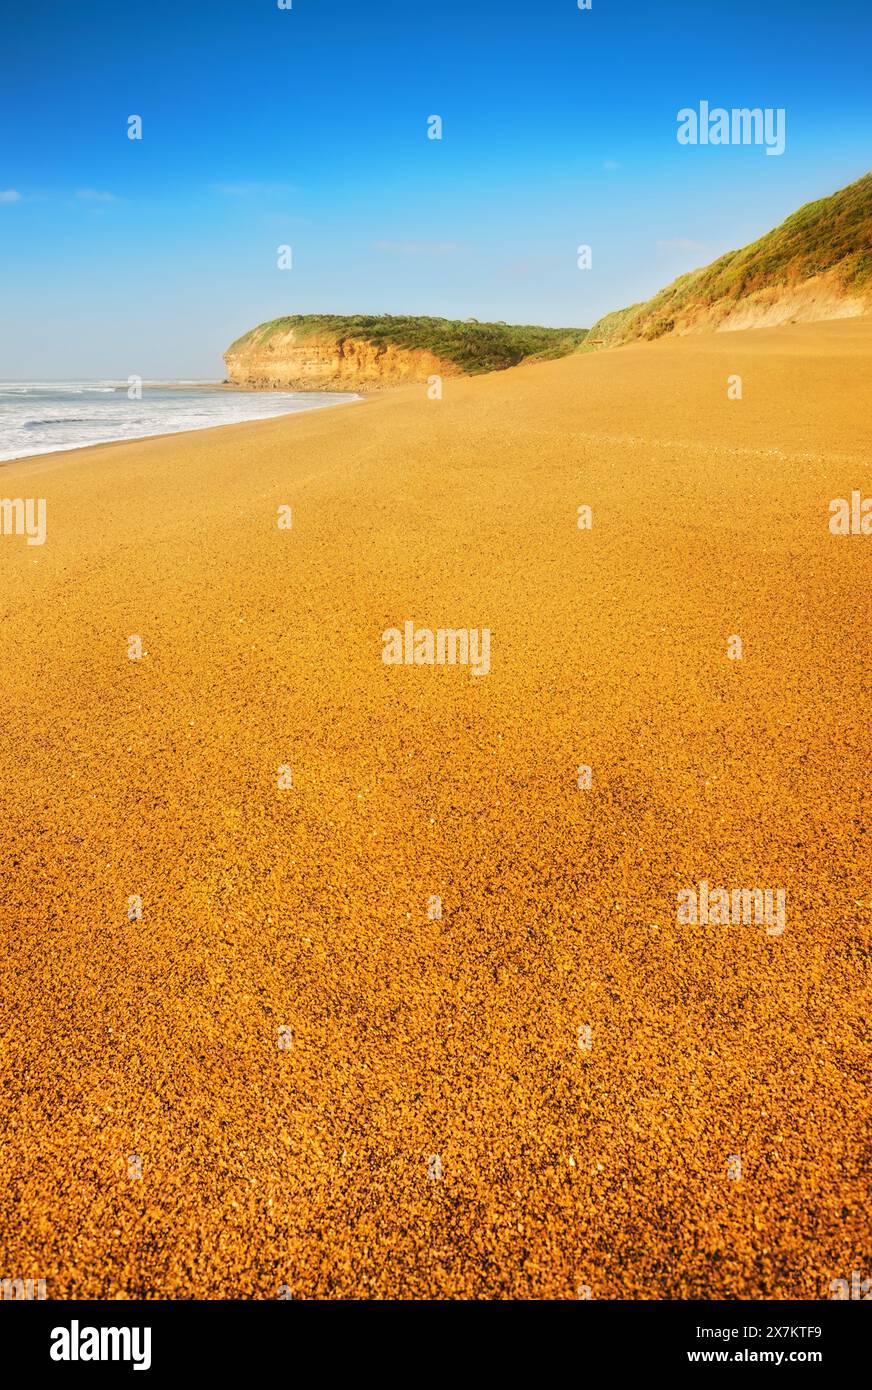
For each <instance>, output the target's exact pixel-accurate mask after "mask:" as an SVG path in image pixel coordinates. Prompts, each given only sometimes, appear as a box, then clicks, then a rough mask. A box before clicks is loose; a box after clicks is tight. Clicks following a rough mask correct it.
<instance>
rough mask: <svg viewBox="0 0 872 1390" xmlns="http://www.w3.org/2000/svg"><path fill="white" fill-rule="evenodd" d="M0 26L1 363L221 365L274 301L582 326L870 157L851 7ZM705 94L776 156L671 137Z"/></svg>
mask: <svg viewBox="0 0 872 1390" xmlns="http://www.w3.org/2000/svg"><path fill="white" fill-rule="evenodd" d="M3 39H4V59H5V61H4V80H3V84H2V91H0V120H2V129H3V131H4V139H3V140H2V143H0V264H2V273H3V281H4V287H3V295H2V318H0V323H2V329H0V377H3V378H8V377H15V378H46V377H47V378H57V377H66V376H83V377H84V376H119V377H126V376H128V375H129V374H130V373H131V372H136V373H139V374H140V375H142V376H146V377H148V376H165V377H204V378H207V377H210V378H211V377H220V376H221V375H222V374H223V366H222V362H221V353H222V351H223V350H224V348H225V347H227V346H228V344H229V343H230V342H231V340H232V339H233V338H235V337H237V336H239V334H241V333H242V332H244V331H245V330H246V329H247V328H250V327H252V326H253V325H254V324H256V323H259V322H261V321H262V320H264V319H269V318H275V317H277V316H278V315H280V314H283V313H296V312H299V313H305V312H319V311H320V312H330V313H353V312H370V313H416V314H428V313H429V314H443V315H447V316H449V317H456V318H468V317H475V318H479V319H505V320H506V321H508V322H514V323H544V324H577V325H587V324H590V323H592V322H593V320H594V319H595V318H597V317H598V316H599V315H600V314H601V313H604V312H606V311H607V310H609V309H613V308H618V307H620V306H622V305H624V304H626V303H630V302H632V301H634V300H637V299H641V298H644V297H646V296H647V295H649V294H651V293H652V292H653V291H654V290H656V289H658V288H659V287H660V286H661V285H663V284H665V283H666V282H668V281H669V280H671V279H673V278H674V277H675V276H676V275H678V274H681V273H682V272H684V271H686V270H689V269H692V268H693V267H694V266H697V265H701V264H704V263H705V262H707V261H709V260H711V259H712V258H713V257H715V256H716V255H718V254H720V253H721V252H723V251H725V250H729V249H731V248H732V247H735V246H740V245H743V244H745V243H746V242H748V241H750V240H753V239H754V237H756V236H758V235H760V234H761V233H762V232H764V231H766V230H767V229H768V228H769V227H771V226H773V225H775V224H776V223H777V222H779V221H781V220H782V219H783V217H785V216H786V215H787V214H788V213H790V212H791V211H793V210H794V209H795V208H796V207H798V206H799V205H800V204H802V203H803V202H807V201H809V200H810V199H812V198H816V197H821V196H823V195H825V194H827V193H829V192H832V191H833V190H835V189H836V188H839V187H842V186H843V185H845V184H847V183H850V182H852V181H853V180H854V179H856V178H858V177H859V176H860V175H861V174H863V173H865V172H866V171H867V170H868V169H869V168H870V167H872V155H870V151H872V101H870V97H869V91H870V82H869V71H870V66H872V65H870V57H872V17H870V7H869V6H868V5H867V3H866V0H863V3H860V2H859V0H856V3H855V0H834V3H830V4H826V5H823V4H820V3H812V0H795V3H792V4H791V3H787V0H769V3H766V4H763V3H762V2H761V0H753V2H752V0H734V3H732V4H731V5H729V6H725V5H723V4H722V3H709V2H708V0H672V3H663V4H657V3H655V0H647V3H642V0H593V7H592V9H591V10H590V11H579V10H578V8H577V3H576V0H529V3H520V0H504V3H496V0H439V3H430V4H428V3H424V2H423V0H422V3H412V0H293V9H292V10H290V11H283V10H279V9H278V7H277V3H276V0H199V3H197V2H196V0H143V3H140V4H133V3H129V4H124V3H119V0H111V3H110V0H90V2H89V3H83V4H70V3H67V0H48V3H40V4H38V5H32V6H29V7H27V8H25V7H23V6H22V7H20V8H13V7H11V6H10V8H9V9H8V10H7V12H6V15H5V16H4V19H3ZM702 99H705V100H708V101H710V102H711V103H712V105H721V106H725V107H733V106H750V107H754V106H762V107H784V108H785V111H786V122H787V147H786V150H785V153H784V154H783V155H781V156H779V157H771V156H767V155H766V154H765V152H764V150H763V149H762V148H760V147H755V146H744V147H743V146H737V147H731V146H727V147H716V146H707V147H704V146H697V147H686V146H681V145H679V144H678V143H677V141H676V138H675V137H676V113H677V112H678V110H679V109H680V108H682V107H685V106H694V107H696V106H698V104H699V102H700V100H702ZM134 114H135V115H140V116H141V117H142V120H143V139H142V140H141V141H131V140H129V139H128V138H127V118H128V116H129V115H134ZM430 115H440V116H441V117H442V119H443V122H444V129H443V139H442V140H441V141H435V140H428V138H427V118H428V116H430ZM580 243H587V244H589V245H590V246H591V247H592V253H593V267H592V269H591V270H590V271H580V270H579V269H578V268H577V265H576V254H575V252H576V247H577V246H578V245H579V244H580ZM283 244H287V245H290V246H291V247H292V248H293V262H294V264H293V269H292V270H286V271H281V270H279V269H278V268H277V265H276V259H277V247H278V246H279V245H283Z"/></svg>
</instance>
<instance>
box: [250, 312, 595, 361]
mask: <svg viewBox="0 0 872 1390" xmlns="http://www.w3.org/2000/svg"><path fill="white" fill-rule="evenodd" d="M291 331H293V333H294V336H295V338H296V340H297V341H298V342H305V340H306V339H308V338H312V339H317V340H318V341H319V342H322V343H324V342H333V343H342V342H345V341H347V340H355V341H361V340H362V341H366V342H370V343H372V344H373V345H374V346H375V347H378V348H386V347H397V348H405V349H408V350H412V351H414V350H416V349H418V350H420V349H426V350H427V351H429V352H432V353H433V354H434V355H435V356H437V357H440V358H442V359H443V361H446V362H453V363H455V364H456V366H457V367H458V368H459V369H460V370H461V371H463V372H466V373H469V374H475V373H477V372H493V371H498V370H500V369H501V368H503V367H514V366H517V364H518V363H519V362H524V361H527V360H529V359H531V358H540V359H544V358H550V357H565V356H566V355H567V353H570V352H575V351H576V350H577V349H578V348H579V347H580V346H581V344H582V343H583V342H584V339H585V337H586V336H587V329H586V328H540V327H538V326H536V325H535V324H509V323H479V322H478V320H477V319H440V318H422V317H405V316H399V317H398V316H394V315H392V314H289V315H287V316H286V317H284V318H279V319H272V320H271V322H269V323H262V324H260V326H259V327H258V328H253V329H251V330H250V331H249V332H248V333H245V334H243V336H242V337H241V338H238V339H237V340H236V342H235V343H233V344H232V345H231V346H230V347H229V348H228V350H227V351H228V355H229V354H231V353H239V352H245V351H252V350H254V351H256V350H257V349H259V348H261V347H263V346H264V345H265V344H266V343H267V342H268V341H269V340H270V339H271V338H272V337H274V336H277V335H281V334H285V333H288V332H291Z"/></svg>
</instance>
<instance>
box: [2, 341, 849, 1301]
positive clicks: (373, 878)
mask: <svg viewBox="0 0 872 1390" xmlns="http://www.w3.org/2000/svg"><path fill="white" fill-rule="evenodd" d="M870 369H872V319H869V318H861V319H854V320H850V321H842V322H832V323H825V324H814V325H797V326H793V327H788V328H779V329H766V330H761V331H757V332H744V333H741V332H735V333H726V334H720V335H711V336H698V337H688V338H684V339H681V340H677V341H673V340H669V341H663V342H660V343H657V344H653V345H640V346H630V347H625V348H621V349H618V350H615V351H611V352H600V353H590V354H581V355H576V356H572V357H568V358H565V359H563V360H560V361H556V362H546V363H539V364H535V365H534V364H530V365H524V366H521V367H518V368H516V369H512V370H509V371H505V372H501V373H495V374H493V375H490V376H484V377H479V378H471V379H462V378H456V379H450V380H446V381H445V383H444V398H443V399H442V400H441V401H431V400H429V399H428V397H427V393H426V389H425V388H424V387H422V386H410V387H403V388H401V389H398V390H394V391H390V392H384V393H381V394H379V395H378V396H375V397H372V398H370V399H366V400H363V401H361V402H359V403H355V404H352V405H348V406H343V407H342V408H335V409H324V410H319V411H313V412H312V413H310V414H302V415H298V416H295V417H288V418H284V419H282V418H278V419H271V420H266V421H258V422H256V423H248V424H242V425H232V426H227V427H224V428H220V429H214V430H206V431H201V432H198V433H192V434H185V435H176V436H166V437H162V438H154V439H147V440H142V441H137V442H133V443H124V444H111V445H104V446H101V447H99V448H94V449H82V450H78V451H76V452H74V453H69V454H54V455H51V456H48V457H45V458H41V459H36V460H26V461H24V462H20V463H15V462H13V463H9V464H7V465H5V466H4V467H3V468H2V469H0V492H2V495H3V496H4V497H6V498H17V497H21V498H45V499H46V517H47V525H46V540H45V544H44V545H41V546H30V545H28V544H27V542H26V539H25V538H24V537H23V536H9V535H4V536H2V537H0V582H2V596H3V597H2V626H0V651H2V661H0V669H2V712H3V734H4V736H3V739H2V742H0V760H2V767H0V786H2V796H3V827H4V828H3V836H2V842H3V874H2V895H0V924H2V942H3V950H2V957H0V972H2V989H0V1068H2V1074H3V1084H4V1087H5V1088H6V1092H7V1094H11V1095H12V1096H13V1097H15V1099H16V1102H19V1098H20V1102H19V1103H16V1104H15V1105H13V1106H10V1107H8V1108H6V1109H4V1112H3V1113H4V1119H3V1129H2V1130H0V1135H2V1143H0V1153H2V1162H0V1226H2V1228H3V1230H4V1232H5V1236H6V1238H5V1250H4V1265H5V1269H3V1270H0V1274H4V1273H5V1272H6V1271H7V1270H8V1271H10V1272H11V1271H14V1272H15V1273H17V1274H18V1275H20V1276H21V1277H22V1278H26V1277H34V1278H37V1277H42V1278H45V1279H46V1281H47V1284H48V1291H49V1297H51V1298H69V1297H74V1296H78V1297H91V1298H107V1299H111V1298H136V1297H159V1298H168V1297H183V1298H227V1297H246V1298H264V1299H273V1298H276V1297H279V1296H282V1295H281V1290H285V1293H286V1294H287V1293H288V1292H290V1293H292V1294H293V1297H295V1298H298V1299H307V1298H315V1297H321V1298H350V1299H363V1298H372V1297H388V1298H428V1297H437V1298H442V1297H455V1298H507V1297H510V1298H559V1299H563V1298H567V1299H575V1298H578V1297H579V1291H580V1290H581V1296H582V1297H586V1296H588V1293H589V1296H590V1297H592V1298H595V1299H615V1298H638V1299H648V1298H705V1299H732V1298H740V1299H745V1298H752V1297H760V1298H767V1299H787V1298H805V1299H819V1298H827V1297H829V1296H830V1295H829V1293H828V1289H829V1287H830V1281H831V1280H833V1279H836V1278H840V1277H842V1278H850V1276H851V1272H852V1271H853V1270H857V1269H862V1268H864V1260H863V1258H862V1256H863V1231H864V1228H865V1220H864V1199H863V1192H862V1186H861V1180H860V1148H861V1124H860V1118H859V1117H860V1115H861V1113H862V1111H863V1108H864V1103H863V1078H862V1071H861V1068H862V1065H863V1064H864V1045H863V1042H862V1033H863V1018H864V1000H863V997H862V993H861V981H862V972H863V969H864V959H865V951H866V946H867V943H868V926H869V920H870V907H872V899H870V886H869V866H870V856H869V852H868V825H869V806H868V799H869V790H868V789H869V695H870V688H869V661H868V650H869V623H870V607H872V605H870V593H872V587H870V579H872V563H870V560H872V537H867V536H863V535H847V536H838V535H833V534H832V533H831V532H830V529H829V512H828V508H829V504H830V501H831V499H834V498H840V497H841V498H850V497H851V492H852V490H854V489H863V490H864V491H863V495H864V496H868V495H870V494H872V475H870V468H869V462H870V446H869V429H870V423H872V412H870V395H869V381H870ZM734 374H738V375H740V376H741V379H742V399H741V400H730V399H728V395H727V379H728V377H729V376H731V375H734ZM582 506H589V507H590V508H591V516H592V526H591V527H590V528H589V529H579V526H578V522H577V517H578V509H579V507H582ZM280 507H291V508H292V512H293V525H292V527H291V529H280V528H279V526H278V524H277V516H278V512H279V508H280ZM408 620H411V621H413V622H414V623H415V625H416V626H419V627H422V628H428V629H434V630H435V629H438V628H453V629H461V628H464V629H484V628H487V629H488V630H489V631H490V634H491V657H490V670H489V672H488V673H487V674H486V675H481V676H475V675H473V674H472V673H471V671H470V670H469V668H468V667H464V666H460V665H455V666H443V667H440V666H429V665H412V666H406V665H396V666H391V665H386V664H385V663H384V662H383V660H382V634H383V632H384V631H385V630H386V629H390V628H400V629H401V628H402V627H403V624H404V623H405V622H406V621H408ZM735 636H739V637H741V640H742V657H741V659H739V660H733V659H730V657H729V656H728V644H729V642H730V639H731V638H733V637H735ZM132 637H139V638H140V639H141V648H142V655H141V658H140V659H131V658H130V656H129V655H128V651H129V650H130V639H131V638H132ZM581 766H585V767H589V768H590V770H591V785H590V787H589V788H583V787H580V786H579V767H581ZM280 768H288V769H291V774H290V780H291V782H292V785H290V786H288V785H283V786H282V787H280V786H279V780H280V771H279V770H280ZM288 780H289V777H288V774H285V775H284V781H285V783H287V781H288ZM702 881H706V882H707V883H709V884H711V885H712V886H714V885H723V886H725V887H726V888H727V889H731V888H735V887H738V886H742V887H748V888H754V887H757V886H759V887H760V888H773V889H775V888H778V889H783V890H784V893H785V904H786V906H785V929H784V931H783V932H782V933H780V934H777V935H775V934H770V933H769V932H767V930H766V928H765V927H764V926H762V925H759V924H755V923H750V924H749V923H738V924H736V923H729V924H726V925H712V924H711V923H709V924H690V923H679V922H678V920H677V915H676V911H677V910H676V895H677V894H678V892H679V891H680V890H681V889H683V888H686V887H687V886H694V885H698V884H700V883H701V882H702ZM435 898H438V899H440V900H441V916H440V915H438V911H439V909H438V906H437V907H434V903H433V900H434V899H435ZM136 899H139V900H141V917H138V916H137V915H136V913H134V915H133V917H129V916H128V912H129V911H132V910H133V909H132V908H131V906H130V905H131V902H132V901H133V902H135V900H136ZM434 913H436V914H437V915H432V914H434ZM737 1159H738V1160H739V1164H738V1167H737V1164H736V1160H737ZM865 1264H866V1265H868V1257H867V1259H866V1261H865Z"/></svg>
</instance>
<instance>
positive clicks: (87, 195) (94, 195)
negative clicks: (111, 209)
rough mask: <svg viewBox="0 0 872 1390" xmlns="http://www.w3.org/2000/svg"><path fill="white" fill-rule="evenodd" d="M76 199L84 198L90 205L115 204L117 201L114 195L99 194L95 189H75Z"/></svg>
mask: <svg viewBox="0 0 872 1390" xmlns="http://www.w3.org/2000/svg"><path fill="white" fill-rule="evenodd" d="M76 197H77V198H84V199H86V201H88V202H91V203H117V202H118V199H117V198H116V196H115V194H114V193H101V192H100V190H99V189H97V188H77V189H76Z"/></svg>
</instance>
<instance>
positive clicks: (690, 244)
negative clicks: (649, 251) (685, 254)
mask: <svg viewBox="0 0 872 1390" xmlns="http://www.w3.org/2000/svg"><path fill="white" fill-rule="evenodd" d="M657 250H658V251H704V250H705V246H704V244H703V242H701V241H691V239H690V237H686V236H676V237H671V238H669V239H668V240H667V241H658V243H657Z"/></svg>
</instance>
